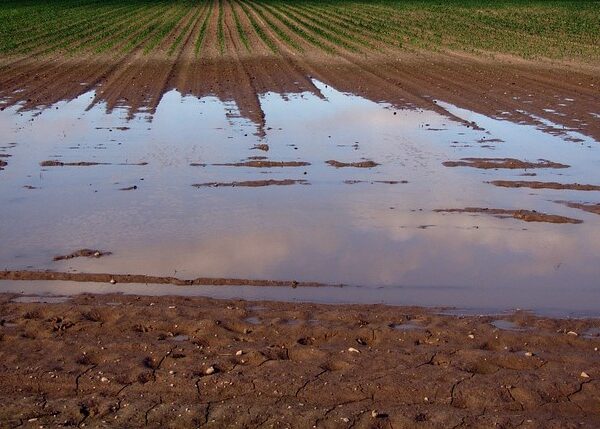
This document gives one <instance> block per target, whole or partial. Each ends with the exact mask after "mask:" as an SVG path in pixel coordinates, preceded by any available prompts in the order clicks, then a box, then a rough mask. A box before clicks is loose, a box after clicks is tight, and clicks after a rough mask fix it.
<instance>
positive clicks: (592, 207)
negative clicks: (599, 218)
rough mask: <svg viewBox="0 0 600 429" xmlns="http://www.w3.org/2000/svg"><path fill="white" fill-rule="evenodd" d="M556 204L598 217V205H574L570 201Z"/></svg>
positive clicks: (599, 205)
mask: <svg viewBox="0 0 600 429" xmlns="http://www.w3.org/2000/svg"><path fill="white" fill-rule="evenodd" d="M557 203H560V204H564V205H566V206H568V207H571V208H572V209H579V210H584V211H586V212H588V213H594V214H597V215H600V203H596V204H594V203H587V204H586V203H575V202H571V201H557Z"/></svg>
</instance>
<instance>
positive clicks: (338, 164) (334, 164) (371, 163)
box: [325, 159, 379, 168]
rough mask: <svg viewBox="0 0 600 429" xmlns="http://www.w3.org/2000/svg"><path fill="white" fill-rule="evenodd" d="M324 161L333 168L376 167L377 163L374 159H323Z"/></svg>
mask: <svg viewBox="0 0 600 429" xmlns="http://www.w3.org/2000/svg"><path fill="white" fill-rule="evenodd" d="M325 162H326V163H327V164H329V165H331V166H332V167H335V168H344V167H355V168H373V167H377V166H378V165H379V164H378V163H377V162H375V161H358V162H341V161H336V160H334V159H330V160H329V161H325Z"/></svg>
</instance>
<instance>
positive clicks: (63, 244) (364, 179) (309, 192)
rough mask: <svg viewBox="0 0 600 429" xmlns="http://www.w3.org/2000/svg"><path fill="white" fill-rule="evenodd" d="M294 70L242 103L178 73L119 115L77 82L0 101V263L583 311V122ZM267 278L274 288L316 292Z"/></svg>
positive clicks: (594, 183)
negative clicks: (392, 98)
mask: <svg viewBox="0 0 600 429" xmlns="http://www.w3.org/2000/svg"><path fill="white" fill-rule="evenodd" d="M310 84H312V85H314V87H315V88H316V89H317V90H316V91H310V92H309V91H304V92H302V91H300V92H297V93H285V92H284V93H276V92H265V93H259V94H257V100H258V103H257V108H258V111H250V112H243V111H240V108H239V107H238V105H237V104H236V103H235V102H233V101H229V102H228V101H225V102H224V101H221V100H220V99H219V98H217V97H214V96H204V97H201V98H197V97H194V96H184V95H181V93H179V92H178V91H176V90H170V91H169V92H167V93H166V94H164V96H163V97H162V99H161V100H160V102H159V103H158V104H157V106H156V108H155V109H153V110H152V111H147V112H144V111H143V109H141V110H142V111H140V112H137V113H135V114H133V115H132V114H131V110H130V109H128V108H127V107H126V106H124V107H118V106H112V107H111V108H110V109H108V107H107V105H106V104H105V103H102V102H97V96H96V93H95V92H94V91H90V92H85V93H82V94H81V95H79V96H77V97H75V98H73V99H69V100H65V101H58V102H56V103H53V104H51V105H49V106H46V107H44V108H41V107H40V108H36V109H20V107H21V105H20V104H14V105H12V106H9V107H7V108H5V109H4V110H3V111H2V112H0V128H1V129H2V130H3V133H2V142H1V143H2V144H0V146H1V147H2V149H1V151H2V152H1V155H2V158H1V159H2V160H3V161H5V163H3V167H2V168H3V171H1V172H0V177H1V179H2V180H0V217H1V218H2V222H1V224H0V236H1V237H2V246H1V247H0V265H1V266H2V267H3V268H4V269H6V270H9V271H21V270H24V271H45V270H51V271H57V272H60V273H108V274H112V275H117V274H136V275H137V274H139V275H147V276H155V277H173V278H177V279H183V280H189V279H196V278H198V277H201V278H204V279H207V280H206V281H205V282H201V283H205V284H221V283H223V282H225V281H226V284H229V285H248V284H249V285H257V284H262V283H261V282H263V283H264V284H267V285H268V282H269V281H280V282H281V283H282V284H289V285H295V284H300V285H304V284H305V283H307V284H311V285H315V284H316V285H321V286H327V285H329V286H332V285H340V284H342V285H346V286H352V287H351V288H346V289H344V292H340V291H339V288H327V289H329V290H330V292H325V291H322V292H319V293H320V295H319V296H320V297H319V300H320V301H325V302H328V301H330V302H339V301H340V297H339V295H340V294H342V296H345V300H346V301H350V302H387V303H397V304H418V305H455V306H459V307H460V306H464V307H477V308H515V307H523V306H524V307H526V308H533V309H539V310H548V309H560V310H561V311H566V312H571V311H572V312H594V311H597V306H596V305H594V304H593V303H594V302H597V301H596V300H597V299H598V298H600V296H599V295H598V294H599V293H600V291H598V289H597V284H598V278H600V266H598V264H597V255H598V254H600V244H599V243H600V236H599V234H600V232H599V231H600V228H599V227H600V216H598V207H599V206H598V204H599V203H600V192H599V189H600V188H599V187H598V186H599V185H600V146H599V145H598V141H596V140H595V139H594V138H593V137H589V136H587V135H585V134H583V133H582V132H580V131H578V130H573V129H570V128H567V127H564V126H559V125H557V124H554V123H552V122H550V121H548V120H544V121H537V122H536V121H534V119H535V118H533V119H532V122H530V123H516V122H514V121H512V122H511V121H508V120H503V119H502V118H501V117H494V118H492V117H488V116H484V115H482V114H477V113H474V112H471V111H469V110H465V109H463V108H459V107H456V106H454V105H451V104H448V103H446V102H444V101H441V100H432V101H433V104H434V105H436V106H439V108H440V110H441V109H443V111H445V112H447V114H443V113H442V112H440V111H433V110H428V109H424V108H419V107H413V108H409V107H398V106H393V105H391V104H389V103H384V102H375V101H371V100H369V99H366V98H362V97H361V96H358V95H353V94H351V93H348V92H342V91H340V90H338V89H336V88H333V87H331V86H330V85H328V84H325V83H323V82H321V81H319V80H316V79H312V80H311V81H310ZM571 102H572V101H570V100H569V99H563V100H557V103H559V104H569V103H571ZM521 113H522V114H527V112H524V111H523V112H521ZM598 113H599V112H589V119H588V120H589V121H590V122H593V121H598V119H597V118H596V117H595V115H597V114H598ZM4 164H5V165H4ZM80 249H87V250H86V251H83V252H79V250H80ZM73 252H75V253H73ZM4 278H8V279H10V278H13V276H12V274H10V273H8V274H7V273H5V274H4ZM42 278H44V277H40V279H42ZM77 279H78V280H88V281H93V280H97V278H93V277H90V278H87V279H86V278H85V276H84V275H82V276H80V277H78V278H77ZM101 281H104V280H101ZM133 281H134V282H137V281H140V282H148V280H144V279H142V280H133ZM151 282H152V281H151ZM6 285H7V283H5V287H6ZM13 287H14V288H18V286H13ZM285 290H286V291H287V292H283V293H280V292H273V293H276V295H277V297H278V298H279V299H281V298H282V295H285V294H286V293H288V292H289V293H290V296H296V297H297V299H302V295H305V297H304V299H308V296H311V295H312V296H314V294H315V291H306V292H298V291H294V292H293V293H292V292H291V289H285ZM351 290H352V291H353V292H350V291H351ZM237 293H241V292H240V291H238V292H237ZM232 294H233V295H234V296H236V292H232ZM294 294H295V295H294ZM237 296H239V295H237ZM259 296H260V297H262V298H268V297H269V296H275V295H269V293H267V292H266V290H265V292H260V293H259ZM341 301H344V299H342V300H341Z"/></svg>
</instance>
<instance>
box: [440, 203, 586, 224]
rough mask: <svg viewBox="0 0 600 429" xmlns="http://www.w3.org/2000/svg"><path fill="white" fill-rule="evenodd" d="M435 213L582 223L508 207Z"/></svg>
mask: <svg viewBox="0 0 600 429" xmlns="http://www.w3.org/2000/svg"><path fill="white" fill-rule="evenodd" d="M434 212H437V213H483V214H489V215H493V216H496V217H499V218H514V219H518V220H522V221H525V222H548V223H573V224H578V223H583V221H582V220H579V219H573V218H570V217H566V216H559V215H553V214H547V213H540V212H537V211H535V210H509V209H490V208H483V207H466V208H464V209H436V210H434Z"/></svg>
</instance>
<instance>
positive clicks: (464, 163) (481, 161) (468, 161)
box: [442, 158, 570, 170]
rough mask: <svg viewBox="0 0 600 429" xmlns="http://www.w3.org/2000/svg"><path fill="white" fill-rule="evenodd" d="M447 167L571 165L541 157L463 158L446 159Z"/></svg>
mask: <svg viewBox="0 0 600 429" xmlns="http://www.w3.org/2000/svg"><path fill="white" fill-rule="evenodd" d="M442 165H444V166H445V167H473V168H481V169H485V170H487V169H495V168H503V169H504V168H506V169H511V170H514V169H531V168H569V167H570V166H569V165H566V164H561V163H559V162H553V161H548V160H545V159H540V160H538V161H536V162H531V161H522V160H520V159H515V158H462V159H461V160H460V161H444V162H443V163H442Z"/></svg>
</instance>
